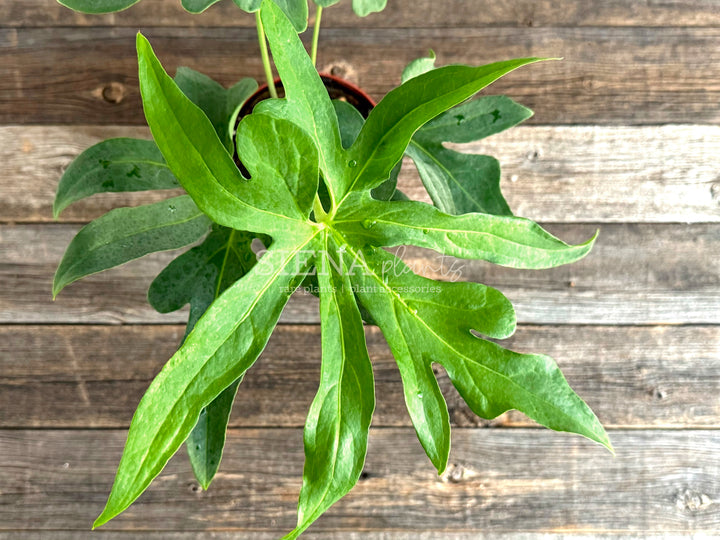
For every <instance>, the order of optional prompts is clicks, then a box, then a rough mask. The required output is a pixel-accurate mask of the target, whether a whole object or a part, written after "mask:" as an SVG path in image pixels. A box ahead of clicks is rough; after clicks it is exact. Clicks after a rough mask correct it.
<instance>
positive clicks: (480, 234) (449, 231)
mask: <svg viewBox="0 0 720 540" xmlns="http://www.w3.org/2000/svg"><path fill="white" fill-rule="evenodd" d="M466 215H467V214H466ZM487 215H490V214H487ZM451 217H460V216H451ZM494 217H497V218H504V217H505V216H494ZM368 219H372V221H374V222H376V223H385V224H387V225H392V226H396V227H402V228H405V229H415V230H420V231H435V232H439V233H446V234H466V235H476V236H477V237H480V238H485V237H488V238H498V239H500V240H502V241H503V242H507V243H508V244H513V245H515V246H520V247H526V248H527V247H534V246H532V245H530V244H522V243H520V242H517V241H515V240H511V239H509V238H505V237H504V236H499V235H497V234H493V233H489V232H480V231H468V230H460V229H445V228H440V227H421V226H418V225H411V224H409V223H400V222H397V221H390V220H387V219H381V218H368ZM513 219H520V218H513ZM358 221H359V220H357V219H345V220H338V221H335V223H357V222H358ZM362 221H364V220H362ZM447 240H448V241H449V242H451V243H452V244H453V245H455V246H457V247H458V248H459V249H463V250H465V249H468V248H465V247H463V246H461V245H459V244H458V243H457V242H454V241H452V240H450V239H449V238H447ZM565 247H567V246H559V247H557V248H554V247H547V248H546V247H543V248H540V249H543V250H547V251H561V250H563V249H564V248H565ZM487 253H489V252H487Z"/></svg>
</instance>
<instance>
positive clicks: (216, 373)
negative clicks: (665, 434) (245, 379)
mask: <svg viewBox="0 0 720 540" xmlns="http://www.w3.org/2000/svg"><path fill="white" fill-rule="evenodd" d="M313 238H314V237H313V236H309V237H308V238H307V239H306V240H305V242H304V243H303V244H299V245H298V246H290V247H288V246H278V247H276V248H273V249H271V250H270V251H268V253H266V254H265V256H264V257H263V258H261V259H260V261H259V263H258V264H257V265H256V266H255V267H254V268H253V269H252V270H251V271H250V272H249V273H248V274H247V275H246V276H245V277H244V278H243V279H241V280H239V281H238V282H236V283H235V284H234V285H233V286H232V287H230V288H229V289H228V290H226V291H225V292H224V293H223V294H222V295H221V296H220V298H218V299H217V300H216V301H215V302H214V303H213V304H212V305H211V306H210V308H209V309H208V310H207V311H206V312H205V314H204V315H203V316H202V317H201V318H200V320H199V321H198V323H197V324H196V325H195V328H194V330H193V331H192V332H190V335H189V336H188V337H187V339H186V340H185V342H184V343H183V345H182V347H181V348H180V349H179V350H178V352H177V353H175V355H173V357H172V358H171V359H170V360H169V361H168V363H167V364H166V365H165V367H164V368H163V370H162V371H161V372H160V374H159V375H158V376H157V377H156V378H155V380H154V381H153V382H152V384H151V385H150V388H148V390H147V392H146V393H145V395H144V396H143V399H142V400H141V401H140V404H139V405H138V409H137V411H136V412H135V416H134V417H133V421H132V423H131V424H130V432H129V433H128V440H127V443H126V445H125V450H124V451H123V457H122V459H121V460H120V465H119V466H118V471H117V474H116V476H115V483H114V484H113V489H112V492H111V493H110V497H109V499H108V502H107V504H106V506H105V510H104V511H103V513H102V514H101V515H100V517H98V519H97V520H96V521H95V524H94V526H95V527H98V526H100V525H102V524H103V523H105V522H107V521H109V520H110V519H112V518H113V517H115V516H116V515H117V514H119V513H120V512H122V511H123V510H125V509H126V508H127V507H128V506H130V504H131V503H132V502H133V501H134V500H135V499H136V498H137V497H138V496H139V495H140V494H141V493H142V492H143V491H144V490H145V488H146V487H147V486H148V485H149V484H150V482H151V481H152V479H153V478H155V476H157V475H158V474H159V473H160V471H161V470H162V469H163V467H164V466H165V464H166V463H167V461H168V460H169V459H170V457H171V456H172V455H173V454H174V453H175V452H176V451H177V449H178V448H179V447H180V445H181V444H182V443H183V442H184V441H185V439H186V438H187V437H188V435H189V434H190V431H191V430H192V429H193V427H194V426H195V424H196V423H197V420H198V418H199V416H200V412H201V410H202V409H203V407H205V406H206V405H208V404H209V403H210V402H212V401H213V400H214V399H215V398H216V397H217V396H218V394H220V393H221V392H222V391H223V390H225V389H226V388H227V387H228V386H230V385H231V384H233V383H234V382H235V381H237V380H238V379H239V378H240V377H242V376H243V375H244V374H245V372H246V371H247V370H248V369H249V368H250V366H252V364H253V363H254V362H255V360H256V359H257V357H258V356H259V355H260V353H261V352H262V350H263V349H264V348H265V345H266V344H267V340H268V339H269V338H270V334H271V333H272V331H273V329H274V328H275V325H276V324H277V320H278V318H279V317H280V313H281V312H282V310H283V307H284V306H285V304H286V303H287V300H288V298H289V297H290V294H291V293H292V291H293V290H294V288H295V287H296V286H297V285H298V283H299V280H298V278H297V274H298V272H302V271H303V270H304V266H303V261H302V260H301V259H300V258H299V257H301V251H302V249H303V248H305V247H306V246H307V245H308V244H310V243H311V240H312V239H313Z"/></svg>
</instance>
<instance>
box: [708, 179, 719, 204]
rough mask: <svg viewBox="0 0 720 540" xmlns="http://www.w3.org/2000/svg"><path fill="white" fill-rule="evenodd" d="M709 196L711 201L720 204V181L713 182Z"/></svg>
mask: <svg viewBox="0 0 720 540" xmlns="http://www.w3.org/2000/svg"><path fill="white" fill-rule="evenodd" d="M710 196H711V197H712V200H713V201H715V202H716V203H717V204H720V180H718V181H715V182H713V183H712V184H711V185H710Z"/></svg>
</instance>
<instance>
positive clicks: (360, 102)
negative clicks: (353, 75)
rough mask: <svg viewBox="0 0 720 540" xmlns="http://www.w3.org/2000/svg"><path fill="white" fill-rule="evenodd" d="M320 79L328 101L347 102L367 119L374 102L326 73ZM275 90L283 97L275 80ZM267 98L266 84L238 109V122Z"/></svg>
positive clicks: (361, 92) (282, 90)
mask: <svg viewBox="0 0 720 540" xmlns="http://www.w3.org/2000/svg"><path fill="white" fill-rule="evenodd" d="M320 78H321V79H322V82H323V84H324V85H325V88H326V89H327V91H328V94H329V95H330V99H341V100H343V101H347V102H348V103H349V104H350V105H352V106H353V107H355V108H356V109H357V110H358V111H359V112H360V114H362V116H363V118H367V117H368V115H369V114H370V111H371V110H372V109H373V107H375V101H373V99H372V98H371V97H370V96H368V95H367V94H366V93H365V92H363V91H362V90H361V89H360V88H358V87H357V86H355V85H354V84H352V83H349V82H348V81H346V80H344V79H340V78H339V77H335V76H334V75H330V74H327V73H321V74H320ZM275 88H276V89H277V93H278V97H284V96H285V90H284V88H283V85H282V81H281V80H280V79H276V80H275ZM269 98H270V92H269V90H268V86H267V84H266V85H263V86H261V87H260V88H259V89H258V90H257V91H256V92H255V93H254V94H253V95H252V96H250V97H249V98H248V100H247V101H246V102H245V103H244V104H243V106H242V108H241V109H240V114H239V115H238V121H239V120H240V119H241V118H243V117H244V116H246V115H248V114H250V113H251V112H252V111H253V109H255V106H256V105H257V104H258V103H260V102H261V101H264V100H266V99H269Z"/></svg>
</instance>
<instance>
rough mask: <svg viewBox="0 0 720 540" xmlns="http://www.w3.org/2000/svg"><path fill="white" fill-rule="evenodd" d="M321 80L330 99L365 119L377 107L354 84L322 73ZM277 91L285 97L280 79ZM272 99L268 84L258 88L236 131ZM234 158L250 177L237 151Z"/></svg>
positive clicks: (277, 81) (251, 97)
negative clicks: (260, 106) (347, 105)
mask: <svg viewBox="0 0 720 540" xmlns="http://www.w3.org/2000/svg"><path fill="white" fill-rule="evenodd" d="M320 78H321V79H322V82H323V84H324V85H325V89H326V90H327V92H328V95H329V96H330V99H340V100H342V101H347V102H348V103H349V104H350V105H352V106H353V107H355V108H356V109H357V110H358V112H359V113H360V114H361V115H362V117H363V118H367V117H368V115H369V114H370V111H371V110H372V109H373V107H375V101H374V100H373V99H372V98H371V97H370V96H368V95H367V94H366V93H365V92H363V91H362V90H361V89H360V88H358V87H357V86H355V85H354V84H352V83H349V82H348V81H346V80H344V79H341V78H339V77H335V76H334V75H330V74H327V73H321V74H320ZM275 89H276V90H277V94H278V97H284V96H285V89H284V88H283V84H282V81H281V80H280V79H275ZM270 97H271V96H270V91H269V90H268V85H267V84H265V85H263V86H261V87H260V88H258V89H257V91H256V92H255V93H254V94H253V95H252V96H250V97H249V98H248V100H247V101H246V102H245V103H244V104H243V106H242V107H241V108H240V112H239V113H238V116H237V120H236V121H235V130H236V131H237V127H238V124H239V123H240V120H242V119H243V118H245V117H246V116H247V115H248V114H250V113H252V112H253V110H254V109H255V106H256V105H257V104H258V103H260V102H261V101H265V100H266V99H270ZM233 158H234V159H235V164H236V165H237V166H238V168H239V169H240V170H241V171H242V172H243V174H244V175H245V176H248V173H247V170H246V169H245V167H244V166H243V164H242V163H241V162H240V159H239V157H238V155H237V150H236V151H235V153H234V155H233Z"/></svg>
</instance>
